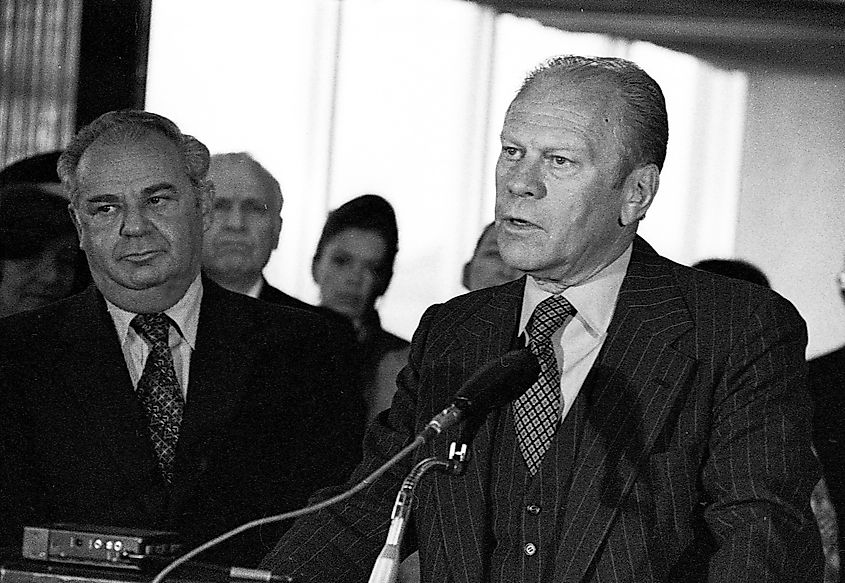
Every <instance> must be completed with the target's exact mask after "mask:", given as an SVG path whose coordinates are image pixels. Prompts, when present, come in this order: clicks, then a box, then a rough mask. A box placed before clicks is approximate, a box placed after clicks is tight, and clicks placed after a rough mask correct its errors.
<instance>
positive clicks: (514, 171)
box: [506, 156, 546, 198]
mask: <svg viewBox="0 0 845 583" xmlns="http://www.w3.org/2000/svg"><path fill="white" fill-rule="evenodd" d="M542 170H543V168H542V159H540V158H533V157H532V158H529V157H527V156H526V157H525V158H523V159H522V160H519V161H518V162H516V163H515V164H514V165H513V166H512V167H511V168H510V169H509V170H508V173H507V176H506V186H507V189H508V192H509V193H510V194H513V195H514V196H522V197H533V198H543V197H544V196H546V185H545V183H544V182H543V172H542Z"/></svg>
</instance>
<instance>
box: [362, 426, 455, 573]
mask: <svg viewBox="0 0 845 583" xmlns="http://www.w3.org/2000/svg"><path fill="white" fill-rule="evenodd" d="M465 455H466V445H464V446H463V447H462V449H461V450H460V451H456V444H455V443H454V442H453V443H452V445H451V447H450V448H449V459H448V460H441V459H438V458H436V457H430V458H426V459H424V460H422V461H421V462H419V463H418V464H417V465H415V466H414V467H413V469H412V470H411V471H410V472H409V473H408V475H407V477H406V478H405V481H404V482H402V487H401V488H400V489H399V493H398V494H397V495H396V502H395V503H394V504H393V511H392V512H391V514H390V530H388V532H387V541H386V542H385V543H384V547H382V549H381V552H380V553H379V555H378V558H377V559H376V562H375V565H374V566H373V571H372V573H371V574H370V579H369V581H368V583H395V581H396V579H397V577H398V575H399V563H400V550H401V544H402V535H403V534H404V533H405V526H406V525H407V523H408V519H409V517H410V515H411V504H412V503H413V500H414V491H415V490H416V487H417V484H418V483H419V482H420V480H421V479H422V477H423V475H425V473H426V472H428V471H429V470H436V471H440V472H446V473H448V474H451V475H453V476H454V475H459V474H461V473H463V466H464V460H465Z"/></svg>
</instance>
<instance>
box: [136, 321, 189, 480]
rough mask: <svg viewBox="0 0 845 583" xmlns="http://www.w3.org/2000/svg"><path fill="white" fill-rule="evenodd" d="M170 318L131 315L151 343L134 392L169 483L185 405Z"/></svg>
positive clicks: (138, 328) (142, 334)
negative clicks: (172, 344) (177, 372)
mask: <svg viewBox="0 0 845 583" xmlns="http://www.w3.org/2000/svg"><path fill="white" fill-rule="evenodd" d="M170 322H171V321H170V318H168V317H167V316H165V315H164V314H139V315H137V316H135V317H134V318H133V319H132V327H133V328H134V329H135V331H136V332H138V334H140V335H141V336H143V337H144V338H145V339H146V340H147V342H148V343H149V344H150V355H149V356H148V357H147V362H146V364H145V365H144V372H143V373H142V374H141V380H140V381H138V388H137V389H136V392H137V394H138V398H139V399H140V400H141V403H142V404H143V405H144V409H145V410H146V412H147V420H148V421H149V427H150V437H151V438H152V441H153V447H154V448H155V452H156V455H157V456H158V465H159V467H160V468H161V473H162V475H163V476H164V479H165V480H167V482H168V483H170V481H171V479H172V478H173V458H174V457H175V454H176V441H177V439H178V438H179V424H180V423H181V422H182V408H183V406H184V404H183V400H182V390H181V388H180V387H179V381H178V380H177V378H176V368H175V367H174V366H173V355H172V354H171V352H170V343H169V342H168V336H169V333H170Z"/></svg>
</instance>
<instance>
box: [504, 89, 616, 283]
mask: <svg viewBox="0 0 845 583" xmlns="http://www.w3.org/2000/svg"><path fill="white" fill-rule="evenodd" d="M608 93H609V92H607V91H603V90H602V89H601V87H599V86H598V85H597V84H595V83H593V84H587V85H584V84H576V83H574V82H572V81H569V80H566V79H559V78H557V79H552V80H550V79H545V80H538V81H536V82H535V85H534V86H532V87H530V88H529V89H528V90H527V91H526V92H525V93H524V94H523V95H521V96H520V97H519V98H517V99H516V100H515V101H514V102H513V103H512V104H511V106H510V108H509V110H508V112H507V115H506V116H505V122H504V126H503V129H502V150H501V154H500V155H499V160H498V163H497V165H496V220H497V225H498V230H499V249H500V252H501V254H502V258H503V259H504V260H505V262H506V263H507V264H508V265H510V266H511V267H514V268H516V269H519V270H521V271H525V272H528V273H531V274H532V275H534V276H536V277H539V278H548V279H552V280H555V281H559V282H562V283H565V284H566V285H573V284H576V283H578V282H580V281H583V280H585V279H587V278H588V277H590V276H591V275H593V274H594V273H596V272H597V271H598V270H600V269H601V268H602V267H604V266H605V265H607V264H608V263H610V262H611V261H612V260H613V259H615V256H614V255H613V254H614V253H616V254H618V250H617V247H618V246H619V245H620V241H621V240H622V238H624V237H625V236H630V235H629V234H627V235H626V233H624V232H623V229H622V228H620V226H619V217H620V212H621V209H622V206H623V202H624V194H623V189H622V188H619V187H618V186H617V183H618V176H617V173H618V171H617V168H618V166H619V163H620V152H621V146H620V143H619V141H618V138H617V137H616V135H615V133H617V132H616V126H617V124H618V123H619V122H618V118H619V113H618V107H619V106H618V105H617V102H616V98H615V97H613V96H611V95H609V94H608Z"/></svg>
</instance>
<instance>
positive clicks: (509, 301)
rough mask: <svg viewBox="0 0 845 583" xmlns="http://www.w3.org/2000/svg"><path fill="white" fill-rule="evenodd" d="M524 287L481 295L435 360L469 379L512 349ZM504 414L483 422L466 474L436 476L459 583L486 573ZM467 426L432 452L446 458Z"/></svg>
mask: <svg viewBox="0 0 845 583" xmlns="http://www.w3.org/2000/svg"><path fill="white" fill-rule="evenodd" d="M523 289H524V279H519V280H517V281H516V282H512V283H510V284H506V285H504V286H501V287H498V288H496V289H495V290H492V291H493V295H492V297H490V296H479V298H478V303H477V304H475V305H472V306H470V307H469V309H468V310H466V311H465V314H466V317H465V318H463V319H462V320H459V321H457V322H455V323H454V327H452V328H450V330H449V333H450V337H451V338H454V339H455V341H454V342H452V343H450V344H448V347H447V350H446V352H445V353H444V354H443V355H442V356H437V355H435V356H434V362H436V363H438V366H443V368H444V369H445V370H447V371H450V372H449V376H450V377H453V378H459V379H462V380H465V379H466V378H467V377H468V376H469V374H470V373H471V372H472V371H474V370H475V369H477V368H478V367H480V366H481V365H483V364H484V363H486V362H488V361H490V360H492V359H494V358H497V357H499V356H501V355H503V354H505V353H506V352H508V350H510V349H511V348H512V346H513V342H514V338H515V336H516V328H517V324H518V321H519V320H518V319H519V313H520V306H521V302H522V293H523ZM441 363H442V364H441ZM459 388H460V387H458V386H450V387H449V388H448V389H447V391H448V393H447V392H445V391H442V392H440V393H438V394H440V395H442V398H443V399H444V403H443V404H444V405H445V404H446V401H447V400H448V399H449V397H451V395H453V394H454V393H455V392H457V390H458V389H459ZM498 415H499V412H498V411H493V412H491V413H490V414H488V415H487V418H486V419H484V420H483V421H482V422H481V423H480V426H479V427H478V431H477V433H476V434H475V436H474V438H473V439H472V443H471V445H470V447H469V452H470V458H469V460H468V463H467V465H466V468H465V473H464V475H463V476H460V477H455V476H449V475H445V474H441V473H438V474H435V476H434V483H435V486H434V488H435V491H434V495H435V497H436V499H435V504H434V505H435V507H436V508H437V512H438V516H439V519H440V524H441V526H442V530H443V539H442V540H443V544H444V545H445V552H446V555H447V560H448V563H449V568H450V572H451V573H452V574H453V575H454V578H455V579H454V580H455V581H456V583H470V582H480V581H481V577H482V574H483V573H484V564H485V562H484V560H483V558H482V557H483V555H484V552H485V551H486V550H487V549H486V544H485V536H486V532H487V530H488V529H487V511H486V508H487V505H488V504H489V492H488V484H489V477H490V456H491V455H492V446H493V430H494V428H495V426H496V420H497V419H498ZM463 428H464V425H463V424H459V425H458V426H455V427H452V428H450V429H448V430H446V431H445V432H444V434H443V435H441V436H440V437H438V438H437V440H436V441H435V442H434V447H433V450H434V451H433V452H429V455H437V456H438V457H440V458H441V459H446V458H447V457H448V450H449V445H450V444H451V443H452V442H457V443H458V444H460V443H461V442H462V441H464V440H465V439H466V436H465V435H462V434H463Z"/></svg>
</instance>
